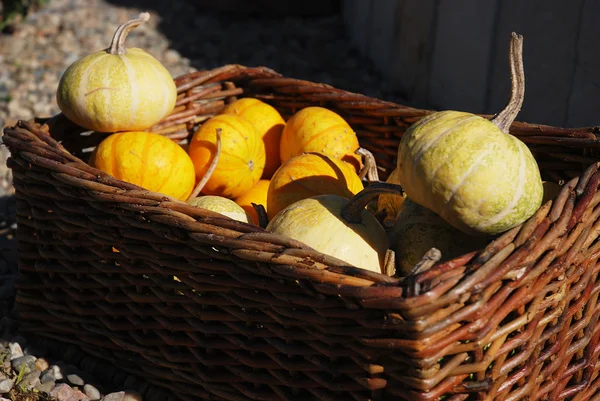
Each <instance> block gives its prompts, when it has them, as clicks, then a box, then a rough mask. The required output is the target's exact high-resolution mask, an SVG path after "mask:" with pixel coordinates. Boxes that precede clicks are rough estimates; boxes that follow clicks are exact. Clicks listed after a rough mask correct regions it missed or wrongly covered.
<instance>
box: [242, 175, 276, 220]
mask: <svg viewBox="0 0 600 401" xmlns="http://www.w3.org/2000/svg"><path fill="white" fill-rule="evenodd" d="M270 183H271V181H270V180H260V181H258V182H257V183H256V185H255V186H253V187H252V189H250V191H248V192H246V193H245V194H243V195H242V196H240V197H239V198H237V199H236V200H235V203H237V204H238V205H240V206H241V207H242V209H244V210H245V211H246V213H248V214H249V215H250V217H252V221H253V222H254V224H256V225H258V224H259V219H258V213H256V210H255V209H254V206H252V203H256V204H257V205H263V207H264V208H265V210H266V209H267V193H268V192H269V184H270Z"/></svg>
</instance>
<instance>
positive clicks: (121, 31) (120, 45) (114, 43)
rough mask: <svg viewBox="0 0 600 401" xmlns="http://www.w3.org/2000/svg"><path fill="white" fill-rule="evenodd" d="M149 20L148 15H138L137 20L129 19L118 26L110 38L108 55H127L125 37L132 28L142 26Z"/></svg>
mask: <svg viewBox="0 0 600 401" xmlns="http://www.w3.org/2000/svg"><path fill="white" fill-rule="evenodd" d="M149 19H150V14H149V13H140V15H138V16H137V18H134V19H131V20H129V21H127V22H126V23H124V24H122V25H120V26H119V27H118V28H117V30H116V31H115V34H114V35H113V37H112V40H111V42H110V46H109V48H108V49H107V51H108V52H109V53H110V54H125V53H127V48H126V47H125V39H127V35H128V34H129V32H130V31H131V30H132V29H133V28H135V27H137V26H139V25H141V24H143V23H144V22H146V21H148V20H149Z"/></svg>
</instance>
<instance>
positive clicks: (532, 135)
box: [4, 65, 600, 401]
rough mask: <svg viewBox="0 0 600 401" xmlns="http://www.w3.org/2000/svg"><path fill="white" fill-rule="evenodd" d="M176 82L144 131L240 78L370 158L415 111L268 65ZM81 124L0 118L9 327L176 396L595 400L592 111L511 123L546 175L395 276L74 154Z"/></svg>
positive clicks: (246, 88) (597, 213)
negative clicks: (9, 223) (11, 218)
mask: <svg viewBox="0 0 600 401" xmlns="http://www.w3.org/2000/svg"><path fill="white" fill-rule="evenodd" d="M176 83H177V86H178V88H179V98H178V103H177V107H176V109H175V111H174V112H173V114H172V115H171V116H169V117H168V118H167V119H166V120H165V121H164V122H162V123H161V124H159V125H157V126H155V127H154V128H153V131H155V132H160V133H161V134H164V135H167V136H169V137H171V138H173V139H175V140H177V141H185V140H186V139H187V138H188V137H189V136H190V135H191V134H192V133H193V132H194V129H195V127H197V126H198V124H201V123H202V122H203V121H205V120H206V119H208V118H209V117H210V116H212V115H214V114H215V113H217V112H219V111H220V110H221V109H222V108H223V107H224V105H225V104H226V103H229V102H231V101H233V100H235V99H236V97H238V96H252V97H256V98H260V99H262V100H264V101H266V102H268V103H270V104H272V105H274V106H275V107H276V108H277V109H278V110H279V111H280V112H281V113H282V115H283V116H284V118H288V117H289V116H290V115H292V114H293V113H294V112H296V111H297V110H299V109H300V108H302V107H305V106H309V105H321V106H324V107H327V108H330V109H332V110H334V111H336V112H338V113H339V114H341V115H342V116H344V118H346V119H347V121H348V122H349V123H350V124H351V125H352V126H353V128H354V129H355V130H356V132H357V134H358V135H359V137H360V142H361V145H362V146H363V147H365V148H367V149H369V150H370V151H372V152H373V153H374V154H375V156H376V158H377V161H378V164H379V165H380V166H381V167H382V177H383V178H385V177H386V176H387V173H389V171H390V168H391V167H392V166H394V165H395V156H396V152H397V146H398V141H399V139H400V137H401V136H402V133H403V132H404V130H405V129H406V128H407V127H408V126H409V125H410V124H412V123H413V122H415V121H416V120H418V119H419V118H420V117H421V116H423V115H425V114H427V113H428V111H425V110H417V109H413V108H409V107H404V106H400V105H397V104H393V103H388V102H383V101H380V100H376V99H372V98H368V97H366V96H362V95H358V94H353V93H348V92H345V91H342V90H339V89H335V88H332V87H330V86H328V85H324V84H316V83H312V82H306V81H300V80H296V79H290V78H285V77H282V76H280V75H279V74H277V73H276V72H274V71H272V70H269V69H266V68H246V67H243V66H238V65H229V66H224V67H222V68H218V69H215V70H211V71H200V72H195V73H192V74H189V75H185V76H182V77H180V78H178V79H176ZM83 131H84V130H83V129H81V128H79V127H77V126H74V125H73V124H71V123H69V122H68V121H67V120H66V119H65V118H64V117H62V116H61V115H58V116H56V117H54V118H52V119H50V120H47V121H29V122H25V121H21V122H19V123H18V124H17V126H15V127H13V128H7V129H5V131H4V132H5V134H4V142H5V143H6V144H7V145H8V147H9V148H10V151H11V158H10V160H9V165H10V167H11V168H12V169H13V173H14V185H15V187H16V196H17V213H18V243H19V257H20V262H19V269H20V270H19V271H20V276H19V282H18V294H17V304H18V311H19V314H20V320H21V326H22V329H24V330H27V331H31V332H36V333H38V334H40V335H44V336H48V337H52V338H56V339H60V340H61V341H67V342H73V343H76V344H78V345H79V346H81V347H83V348H84V349H85V350H86V351H87V352H89V353H90V354H93V355H97V356H100V357H102V358H106V359H108V360H111V361H114V362H115V363H116V364H118V365H119V366H120V367H122V368H123V369H126V370H128V371H131V372H134V373H139V372H142V374H143V376H144V377H145V378H147V379H149V380H151V381H152V382H154V383H156V384H159V385H161V386H164V387H166V388H169V389H170V390H171V391H172V392H174V393H175V394H177V396H178V397H180V398H181V399H183V400H197V399H210V400H236V401H237V400H398V399H405V400H437V399H446V400H453V401H457V400H484V399H485V400H524V399H528V400H532V401H533V400H556V401H558V400H566V399H570V400H577V401H582V400H600V390H599V388H600V378H599V377H598V372H599V371H600V363H599V354H600V343H599V341H598V340H599V337H600V323H598V314H599V312H600V311H599V309H600V306H599V305H598V304H597V300H598V292H599V290H600V279H599V278H598V271H599V270H600V267H599V264H598V258H599V256H600V241H596V239H597V237H598V235H599V234H600V218H599V217H600V193H599V192H598V186H599V183H600V171H599V164H596V161H597V160H599V157H598V148H599V147H600V139H599V137H598V132H597V131H596V130H595V129H592V128H582V129H561V128H553V127H548V126H540V125H530V124H525V123H514V124H513V127H512V132H513V133H514V134H515V135H517V136H519V137H520V138H521V139H522V140H523V141H524V142H525V143H527V144H528V145H529V146H530V147H531V149H532V151H533V152H534V154H535V156H536V158H537V160H538V163H539V165H540V167H541V169H542V171H543V176H544V178H545V179H546V180H552V181H555V182H560V183H564V185H563V187H562V192H561V193H560V195H558V196H557V198H556V199H554V200H553V201H551V202H549V203H547V204H545V205H543V206H542V207H541V208H540V210H539V211H538V213H537V214H536V215H535V216H534V217H532V218H531V219H530V220H529V221H528V222H526V223H525V224H523V225H522V226H519V227H517V228H515V229H512V230H510V231H509V232H507V233H505V234H503V235H502V236H501V237H499V238H497V239H496V240H494V241H493V242H492V243H490V244H489V245H488V246H487V248H485V249H484V250H481V251H479V252H474V253H471V254H468V255H464V256H461V257H459V258H457V259H454V260H452V261H450V262H446V263H443V264H438V265H436V266H435V267H433V268H430V269H429V270H426V271H422V272H419V273H416V274H414V275H411V276H409V277H407V278H405V279H396V278H392V277H388V276H385V275H380V274H375V273H371V272H367V271H364V270H360V269H356V268H352V267H348V266H345V265H344V263H343V262H340V261H339V260H337V259H333V258H331V257H328V256H325V255H322V254H319V253H318V252H315V251H313V250H311V249H309V248H308V247H307V246H305V245H303V244H301V243H298V242H294V241H291V240H289V239H286V238H283V237H280V236H275V235H272V234H269V233H268V232H266V231H264V230H263V229H261V228H259V227H255V226H251V225H247V224H243V223H239V222H236V221H233V220H231V219H226V218H223V217H222V216H220V215H218V214H215V213H210V212H208V211H204V210H201V209H196V208H192V207H190V206H188V205H186V204H184V203H182V202H179V201H176V200H173V199H169V198H166V197H164V196H162V195H161V194H157V193H151V192H148V191H145V190H142V189H140V188H138V187H136V186H134V185H131V184H127V183H124V182H121V181H118V180H115V179H114V178H111V177H110V176H107V175H106V174H103V173H102V172H100V171H98V170H95V169H93V168H91V167H89V166H88V165H87V164H86V163H85V162H83V161H82V160H81V158H83V159H84V160H87V155H86V152H89V150H90V149H89V148H90V147H93V146H95V145H97V144H98V143H99V141H100V140H101V139H102V136H101V135H99V134H94V135H90V134H89V133H87V134H86V133H83ZM113 247H115V248H117V249H118V250H119V251H120V252H118V253H117V252H113V250H112V248H113ZM173 275H176V276H177V277H178V278H180V280H181V282H177V281H174V280H173Z"/></svg>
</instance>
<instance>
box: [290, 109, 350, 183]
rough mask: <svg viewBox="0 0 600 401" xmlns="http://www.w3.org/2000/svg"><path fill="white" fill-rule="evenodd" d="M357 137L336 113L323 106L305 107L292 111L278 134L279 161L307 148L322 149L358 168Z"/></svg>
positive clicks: (310, 149)
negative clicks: (279, 140) (279, 137)
mask: <svg viewBox="0 0 600 401" xmlns="http://www.w3.org/2000/svg"><path fill="white" fill-rule="evenodd" d="M358 148H359V143H358V137H357V136H356V133H355V132H354V131H353V130H352V128H351V127H350V125H349V124H348V123H347V122H346V120H344V119H343V118H342V117H341V116H340V115H339V114H337V113H335V112H333V111H331V110H329V109H326V108H324V107H317V106H312V107H306V108H304V109H302V110H300V111H298V112H297V113H296V114H294V115H293V116H292V117H291V118H290V119H289V120H288V122H287V124H286V125H285V128H284V129H283V133H282V134H281V149H280V154H281V162H282V163H285V162H286V161H288V160H289V159H290V158H292V157H294V156H298V155H301V154H302V153H306V152H315V153H321V154H323V155H325V156H328V157H330V158H332V159H336V160H342V161H344V162H347V163H349V164H351V165H352V166H354V168H355V170H356V171H357V172H358V171H359V170H360V168H361V166H362V162H361V158H360V156H358V155H357V154H356V153H355V152H356V150H357V149H358Z"/></svg>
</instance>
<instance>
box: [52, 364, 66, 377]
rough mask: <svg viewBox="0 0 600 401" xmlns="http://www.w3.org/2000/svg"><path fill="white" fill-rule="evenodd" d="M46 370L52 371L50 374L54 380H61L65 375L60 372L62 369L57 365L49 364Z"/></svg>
mask: <svg viewBox="0 0 600 401" xmlns="http://www.w3.org/2000/svg"><path fill="white" fill-rule="evenodd" d="M48 371H49V372H52V375H53V376H54V380H62V379H64V378H65V376H64V375H63V373H62V369H61V368H60V366H58V365H52V366H50V368H49V369H48Z"/></svg>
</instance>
